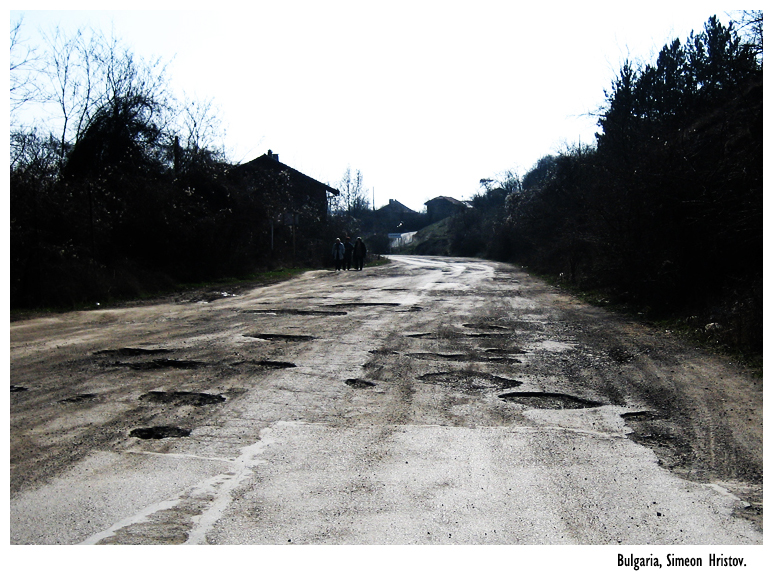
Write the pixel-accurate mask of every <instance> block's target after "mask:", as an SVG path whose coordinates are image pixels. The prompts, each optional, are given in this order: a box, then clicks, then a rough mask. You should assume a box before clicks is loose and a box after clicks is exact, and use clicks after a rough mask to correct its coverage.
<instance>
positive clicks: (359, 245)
mask: <svg viewBox="0 0 773 575" xmlns="http://www.w3.org/2000/svg"><path fill="white" fill-rule="evenodd" d="M367 253H368V248H366V247H365V242H363V241H362V238H357V240H356V241H355V242H354V249H353V250H352V255H353V257H354V269H356V270H361V269H362V266H363V264H364V263H365V255H366V254H367Z"/></svg>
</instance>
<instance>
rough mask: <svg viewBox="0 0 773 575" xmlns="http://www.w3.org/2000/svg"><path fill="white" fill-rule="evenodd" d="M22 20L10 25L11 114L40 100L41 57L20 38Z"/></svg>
mask: <svg viewBox="0 0 773 575" xmlns="http://www.w3.org/2000/svg"><path fill="white" fill-rule="evenodd" d="M22 24H23V18H19V19H18V20H17V21H16V22H14V23H12V24H11V52H10V82H9V84H10V93H11V114H16V113H17V112H18V111H19V109H20V108H22V107H23V106H24V105H25V104H27V103H29V102H34V101H40V100H41V94H40V87H39V86H38V72H39V68H40V63H41V57H40V53H39V51H38V49H37V48H36V47H34V46H30V45H29V43H28V41H27V40H26V39H24V38H23V37H22V34H21V32H22Z"/></svg>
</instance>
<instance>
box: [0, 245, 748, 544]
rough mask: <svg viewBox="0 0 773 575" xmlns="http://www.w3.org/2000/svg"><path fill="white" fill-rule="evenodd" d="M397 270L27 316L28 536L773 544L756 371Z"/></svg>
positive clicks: (22, 367)
mask: <svg viewBox="0 0 773 575" xmlns="http://www.w3.org/2000/svg"><path fill="white" fill-rule="evenodd" d="M391 259H392V262H391V263H390V264H388V265H384V266H380V267H375V268H366V269H365V270H364V271H361V272H355V271H350V272H332V271H324V270H320V271H314V272H308V273H306V274H304V275H303V276H301V277H299V278H296V279H294V280H291V281H288V282H284V283H281V284H276V285H272V286H268V287H261V288H257V289H254V290H252V291H249V292H247V293H244V294H241V295H237V296H232V295H228V294H226V296H225V297H220V298H218V299H209V298H205V299H202V300H199V301H196V300H195V298H194V300H193V301H184V302H174V301H169V302H161V303H158V304H156V305H137V306H134V307H124V308H119V309H103V310H98V311H83V312H73V313H67V314H62V315H56V316H48V317H43V318H38V319H30V320H25V321H18V322H14V323H12V324H11V328H10V362H11V392H10V393H11V395H10V412H11V413H10V453H11V467H10V480H11V485H10V487H11V500H10V534H11V543H16V544H76V543H88V544H130V543H141V544H142V543H163V544H181V543H187V544H320V543H329V544H441V543H442V544H476V543H483V544H556V543H573V544H614V545H617V544H625V545H636V544H665V545H670V544H694V545H703V544H731V545H735V544H761V543H762V382H761V380H759V379H755V378H754V377H753V376H752V375H750V374H748V373H746V372H744V371H743V370H742V369H741V368H739V367H738V366H736V365H733V364H731V363H730V362H729V361H728V360H727V359H724V358H721V357H716V356H712V355H708V354H706V353H704V352H702V351H699V350H696V349H695V348H693V347H691V346H689V345H687V344H684V343H682V342H680V341H679V340H678V339H677V338H676V337H674V336H672V335H670V334H667V333H663V332H661V331H657V330H655V329H652V328H649V327H646V326H642V325H639V324H637V323H635V322H632V321H630V320H627V319H625V318H621V317H619V316H615V315H613V314H611V313H609V312H607V311H604V310H600V309H598V308H593V307H591V306H588V305H586V304H583V303H581V302H579V301H577V300H576V299H574V298H572V297H570V296H568V295H566V294H563V293H561V292H560V291H558V290H556V289H554V288H551V287H549V286H546V285H545V284H544V283H542V282H540V281H538V280H537V279H535V278H533V277H531V276H529V275H528V274H526V273H524V272H523V271H521V270H520V269H518V268H515V267H513V266H508V265H505V264H499V263H492V262H487V261H482V260H474V259H462V258H438V257H414V256H410V257H409V256H393V257H392V258H391Z"/></svg>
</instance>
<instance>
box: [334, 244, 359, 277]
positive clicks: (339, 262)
mask: <svg viewBox="0 0 773 575" xmlns="http://www.w3.org/2000/svg"><path fill="white" fill-rule="evenodd" d="M367 253H368V250H367V248H366V247H365V242H363V241H362V238H357V239H356V240H355V242H354V243H352V241H351V238H346V239H345V241H343V242H342V241H341V238H336V241H335V243H334V244H333V261H334V262H335V268H336V271H340V270H342V269H345V270H349V269H352V265H354V269H355V270H361V269H362V266H363V265H364V264H365V255H366V254H367Z"/></svg>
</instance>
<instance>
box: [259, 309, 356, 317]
mask: <svg viewBox="0 0 773 575" xmlns="http://www.w3.org/2000/svg"><path fill="white" fill-rule="evenodd" d="M245 313H255V314H261V315H301V316H341V315H346V313H347V312H345V311H327V310H311V309H249V310H245Z"/></svg>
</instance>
